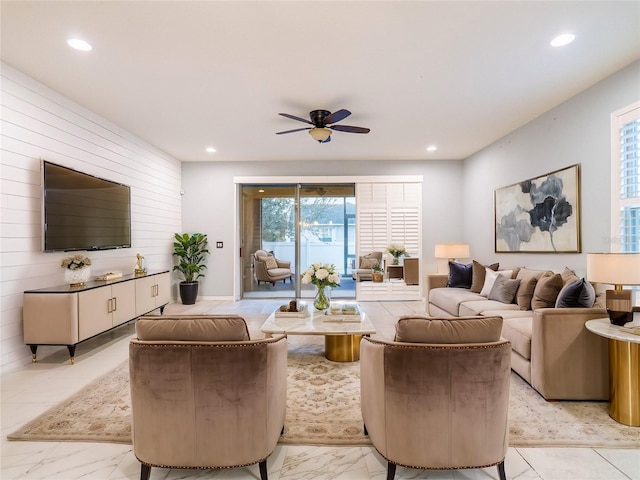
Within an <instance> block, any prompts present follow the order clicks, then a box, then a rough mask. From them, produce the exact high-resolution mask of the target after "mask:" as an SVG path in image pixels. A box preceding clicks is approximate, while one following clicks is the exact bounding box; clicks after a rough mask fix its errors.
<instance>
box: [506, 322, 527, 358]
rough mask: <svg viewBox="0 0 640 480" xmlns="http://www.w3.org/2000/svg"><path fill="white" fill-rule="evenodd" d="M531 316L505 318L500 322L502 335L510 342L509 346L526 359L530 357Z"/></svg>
mask: <svg viewBox="0 0 640 480" xmlns="http://www.w3.org/2000/svg"><path fill="white" fill-rule="evenodd" d="M532 326H533V317H532V316H531V315H529V316H526V317H514V318H505V319H504V322H503V324H502V336H503V337H504V338H506V339H507V340H509V341H510V342H511V348H512V349H513V350H514V351H515V352H517V353H519V354H520V355H521V356H523V357H524V358H526V359H527V360H530V359H531V337H532V336H533V327H532Z"/></svg>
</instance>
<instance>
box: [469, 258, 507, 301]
mask: <svg viewBox="0 0 640 480" xmlns="http://www.w3.org/2000/svg"><path fill="white" fill-rule="evenodd" d="M471 265H473V266H472V268H471V288H470V290H471V291H472V292H473V293H480V292H481V291H482V287H483V286H484V277H485V275H486V272H485V268H488V269H490V270H493V271H494V272H495V271H496V270H498V268H499V267H500V264H499V263H492V264H491V265H482V264H481V263H480V262H476V261H475V260H474V261H473V262H472V263H471Z"/></svg>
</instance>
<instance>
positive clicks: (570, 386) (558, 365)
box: [531, 308, 609, 400]
mask: <svg viewBox="0 0 640 480" xmlns="http://www.w3.org/2000/svg"><path fill="white" fill-rule="evenodd" d="M606 316H607V311H606V310H605V309H602V308H540V309H537V310H535V311H534V312H533V325H532V337H531V384H532V385H533V387H534V388H535V389H536V390H537V391H538V392H540V394H541V395H542V396H543V397H544V398H546V399H547V400H608V399H609V344H608V342H607V339H605V338H603V337H600V336H598V335H595V334H593V333H591V332H590V331H588V330H587V328H586V327H585V326H584V324H585V323H586V322H587V320H592V319H594V318H603V317H606Z"/></svg>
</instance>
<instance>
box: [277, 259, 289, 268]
mask: <svg viewBox="0 0 640 480" xmlns="http://www.w3.org/2000/svg"><path fill="white" fill-rule="evenodd" d="M276 263H277V264H278V268H291V262H288V261H286V260H278V259H277V258H276Z"/></svg>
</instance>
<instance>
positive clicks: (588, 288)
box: [556, 278, 596, 308]
mask: <svg viewBox="0 0 640 480" xmlns="http://www.w3.org/2000/svg"><path fill="white" fill-rule="evenodd" d="M595 301H596V291H595V289H594V288H593V285H591V284H590V283H589V282H588V281H587V280H585V279H584V278H583V279H582V280H576V281H575V282H571V283H568V284H567V285H565V286H564V287H563V288H562V290H560V293H558V298H557V300H556V308H579V307H583V308H591V307H593V304H594V302H595Z"/></svg>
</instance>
